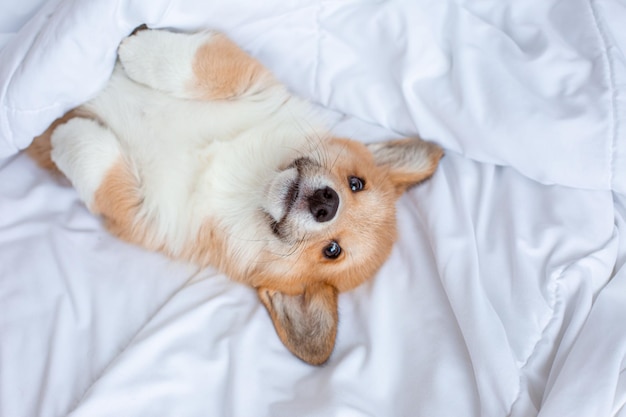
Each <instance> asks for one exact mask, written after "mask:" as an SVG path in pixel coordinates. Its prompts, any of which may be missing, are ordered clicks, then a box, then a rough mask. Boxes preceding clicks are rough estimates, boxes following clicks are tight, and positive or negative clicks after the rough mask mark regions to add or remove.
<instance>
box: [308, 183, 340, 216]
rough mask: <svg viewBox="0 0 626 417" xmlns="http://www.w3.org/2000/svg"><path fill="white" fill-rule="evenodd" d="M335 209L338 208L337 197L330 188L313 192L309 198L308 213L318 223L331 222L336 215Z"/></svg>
mask: <svg viewBox="0 0 626 417" xmlns="http://www.w3.org/2000/svg"><path fill="white" fill-rule="evenodd" d="M337 207H339V196H338V195H337V192H336V191H335V190H333V189H332V188H330V187H324V188H320V189H319V190H315V192H314V193H313V194H312V195H311V196H310V197H309V211H310V212H311V214H312V215H313V218H314V219H315V220H316V221H318V222H320V223H323V222H327V221H329V220H332V218H333V217H335V214H337Z"/></svg>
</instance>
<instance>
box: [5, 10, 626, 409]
mask: <svg viewBox="0 0 626 417" xmlns="http://www.w3.org/2000/svg"><path fill="white" fill-rule="evenodd" d="M624 21H626V6H625V5H624V4H623V2H622V3H621V4H620V1H618V0H593V1H592V0H567V1H564V0H563V1H557V0H526V1H524V2H517V1H514V0H510V1H503V0H499V1H492V2H478V1H452V0H449V1H443V0H441V1H432V0H430V1H429V0H387V1H374V0H350V1H330V0H323V1H315V2H308V1H291V2H284V1H280V0H266V1H263V2H253V1H249V0H247V1H246V0H234V1H233V0H230V1H227V0H215V1H212V2H206V1H200V0H168V1H165V0H134V1H130V0H115V1H112V0H91V1H82V2H81V1H62V0H50V1H47V2H45V1H41V0H28V1H22V2H20V3H17V2H5V3H3V4H1V5H0V46H2V49H0V96H1V105H2V107H1V108H0V156H1V157H2V159H0V415H1V416H3V417H5V416H6V417H14V416H15V417H18V416H67V415H71V416H89V417H91V416H129V417H135V416H136V417H145V416H194V417H195V416H242V417H244V416H376V417H387V416H425V417H438V416H454V417H457V416H464V417H465V416H467V417H472V416H487V417H492V416H494V417H500V416H524V417H526V416H542V417H545V416H555V417H557V416H558V417H560V416H590V417H603V416H626V409H624V404H626V379H625V378H624V377H623V376H622V371H623V370H624V368H625V367H626V365H625V363H626V361H625V360H626V326H625V325H624V318H625V317H626V267H624V263H625V261H626V196H625V195H626V129H625V128H624V122H625V121H626V67H625V63H626V61H625V59H624V55H623V52H624V51H625V50H626V26H624V25H623V22H624ZM141 23H147V24H148V25H149V26H151V27H169V28H175V29H179V30H196V29H200V28H205V27H209V28H217V29H220V30H223V31H225V32H226V33H227V34H228V35H229V36H231V37H232V38H233V39H235V40H236V41H237V42H238V43H239V44H240V45H242V47H244V49H246V50H248V51H249V52H250V53H251V54H253V55H254V56H256V57H258V58H259V59H261V60H262V61H263V62H264V63H265V64H266V65H267V66H268V67H269V68H270V69H271V70H272V71H273V72H274V73H275V74H277V76H278V77H279V78H280V79H281V80H283V81H284V82H285V83H287V84H288V85H289V87H290V88H291V89H292V90H294V91H296V92H297V93H299V94H300V95H302V96H305V97H308V98H310V99H311V100H312V101H314V102H317V103H319V104H320V105H321V106H323V107H324V108H326V109H327V112H328V115H329V120H331V121H332V122H333V123H334V124H335V130H336V131H337V132H338V133H343V134H349V135H351V136H356V137H358V138H361V139H362V140H364V141H370V140H374V139H385V138H392V137H398V136H402V135H414V134H417V133H419V134H420V135H422V136H423V137H424V138H426V139H429V140H433V141H436V142H438V143H440V144H441V145H442V146H444V147H445V148H446V151H447V155H446V157H445V158H444V159H443V160H442V163H441V166H440V168H439V170H438V171H437V173H436V174H435V176H434V177H433V178H432V179H431V180H430V181H428V182H426V183H424V184H422V185H420V186H418V187H417V188H415V189H413V190H411V191H410V192H409V193H408V194H407V195H406V196H404V197H403V198H402V199H401V200H400V202H399V204H398V212H399V229H400V239H399V241H398V243H397V245H396V246H395V248H394V251H393V253H392V256H391V258H390V259H389V261H388V262H387V263H386V264H385V266H384V267H383V269H382V270H381V271H380V273H379V274H378V275H377V276H376V278H375V279H374V280H372V281H371V282H368V283H367V284H365V285H363V286H362V287H360V288H358V289H356V290H354V291H352V292H350V293H346V294H343V295H341V297H340V326H339V333H338V339H337V345H336V348H335V351H334V353H333V355H332V356H331V359H330V361H329V362H328V363H327V364H326V365H325V366H323V367H311V366H309V365H306V364H304V363H303V362H300V361H299V360H298V359H296V358H295V357H293V356H292V355H291V354H290V353H289V352H288V351H287V350H286V349H285V348H284V347H283V346H282V344H281V343H280V341H279V339H278V337H277V336H276V334H275V332H274V329H273V327H272V324H271V321H270V320H269V317H268V316H267V313H266V311H265V310H264V308H263V307H262V306H261V305H260V303H259V302H258V301H257V299H256V295H255V294H254V292H253V291H252V290H251V289H249V288H246V287H243V286H240V285H238V284H234V283H232V282H230V281H229V280H228V279H227V278H226V277H224V276H222V275H220V274H217V273H215V272H214V271H212V270H201V271H198V270H195V269H194V268H192V267H190V266H188V265H184V264H178V263H175V262H172V261H170V260H168V259H165V258H164V257H162V256H161V255H158V254H154V253H150V252H146V251H144V250H142V249H140V248H137V247H134V246H130V245H127V244H124V243H122V242H120V241H118V240H116V239H115V238H113V237H111V236H110V235H108V234H107V233H106V232H105V231H104V229H103V227H102V225H101V223H100V221H99V220H98V219H97V218H94V217H93V216H91V215H90V214H89V213H88V212H87V210H86V209H85V208H84V207H83V206H82V205H81V204H80V203H79V201H78V199H77V196H76V194H75V192H74V191H73V190H72V189H71V188H70V187H69V186H68V185H67V184H66V183H64V182H63V181H59V180H55V179H53V178H51V177H49V176H48V175H47V173H45V172H42V171H41V170H39V169H38V168H37V167H35V165H34V164H33V163H32V162H31V161H30V160H28V159H27V158H26V157H25V156H24V155H23V154H17V152H18V150H19V149H23V148H25V147H26V146H28V144H29V143H30V141H31V140H32V137H33V136H35V135H37V134H39V133H41V131H42V130H43V129H45V127H47V125H49V123H50V122H51V121H52V120H54V119H55V118H56V117H58V116H59V115H61V114H63V113H64V112H65V111H66V110H68V109H70V108H71V107H73V106H75V105H77V104H79V103H81V102H83V101H85V100H87V99H88V98H90V97H91V96H92V95H93V94H95V93H96V92H97V91H98V89H99V88H101V87H102V85H103V84H104V83H105V82H106V80H107V77H108V75H109V74H110V71H111V69H112V66H113V64H114V61H115V51H116V47H117V44H118V43H119V41H120V40H121V39H122V38H123V37H124V36H126V35H127V34H128V33H129V32H130V31H132V29H133V28H134V27H136V26H138V25H139V24H141ZM20 28H21V30H20Z"/></svg>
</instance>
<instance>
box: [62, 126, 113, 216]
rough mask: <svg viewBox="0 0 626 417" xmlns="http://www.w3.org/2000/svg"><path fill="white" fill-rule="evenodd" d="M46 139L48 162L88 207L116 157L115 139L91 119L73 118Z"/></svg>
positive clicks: (108, 131)
mask: <svg viewBox="0 0 626 417" xmlns="http://www.w3.org/2000/svg"><path fill="white" fill-rule="evenodd" d="M50 140H51V143H52V152H51V157H52V161H54V163H55V164H56V165H57V167H58V168H59V169H60V170H61V171H62V172H63V173H65V175H66V176H67V177H68V178H69V179H70V181H71V182H72V184H73V185H74V187H75V188H76V191H77V192H78V195H79V196H80V197H81V199H82V200H83V201H84V202H85V204H87V206H88V207H91V206H92V203H93V197H94V194H95V192H96V191H97V190H98V188H99V187H100V184H101V183H102V180H103V179H104V176H105V175H106V174H107V172H108V171H109V170H110V169H111V167H112V166H113V164H114V163H115V162H116V161H118V160H119V158H120V150H119V143H118V141H117V138H116V137H115V135H114V134H113V133H112V132H111V131H110V130H108V129H106V128H104V127H103V126H101V125H100V124H98V122H96V121H94V120H91V119H82V118H75V119H71V120H70V121H69V122H67V123H65V124H62V125H60V126H59V127H57V128H56V129H55V130H54V132H53V133H52V137H51V139H50Z"/></svg>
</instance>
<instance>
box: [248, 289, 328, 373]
mask: <svg viewBox="0 0 626 417" xmlns="http://www.w3.org/2000/svg"><path fill="white" fill-rule="evenodd" d="M257 292H258V295H259V298H260V299H261V301H262V302H263V304H264V305H265V307H266V308H267V311H269V313H270V316H271V318H272V321H273V322H274V327H275V328H276V332H277V333H278V337H280V340H281V341H282V342H283V343H284V344H285V346H286V347H287V348H288V349H289V350H290V351H291V353H293V354H294V355H296V356H297V357H298V358H300V359H302V360H303V361H305V362H308V363H310V364H311V365H321V364H323V363H324V362H326V360H327V359H328V357H329V356H330V354H331V353H332V351H333V348H334V346H335V336H336V335H337V294H338V291H337V289H336V288H335V287H333V286H331V285H328V284H324V283H318V284H313V285H309V286H307V287H306V288H305V291H304V293H303V294H300V295H286V294H283V293H281V292H278V291H275V290H270V289H268V288H258V289H257Z"/></svg>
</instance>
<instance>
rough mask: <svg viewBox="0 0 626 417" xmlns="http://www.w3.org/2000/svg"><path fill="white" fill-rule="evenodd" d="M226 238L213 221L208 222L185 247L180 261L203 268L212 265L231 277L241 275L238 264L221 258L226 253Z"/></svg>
mask: <svg viewBox="0 0 626 417" xmlns="http://www.w3.org/2000/svg"><path fill="white" fill-rule="evenodd" d="M225 247H226V237H225V236H224V233H223V232H222V231H221V230H220V228H218V227H217V225H216V223H215V222H214V221H212V220H206V221H205V222H204V223H203V224H202V226H200V228H199V229H198V231H197V233H196V235H195V237H192V238H191V239H190V241H189V242H188V243H187V244H186V245H185V246H184V247H183V249H182V251H181V252H180V254H178V256H175V257H177V258H179V259H182V260H185V261H188V262H193V263H196V264H198V265H200V266H202V267H206V266H208V265H212V266H214V267H216V268H218V269H219V270H220V271H223V272H226V273H227V274H228V275H231V273H232V275H231V276H238V275H241V274H240V273H238V271H237V268H236V267H237V266H238V265H237V263H236V262H235V260H233V259H232V258H231V257H229V256H220V254H223V253H224V252H225V249H224V248H225Z"/></svg>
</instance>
